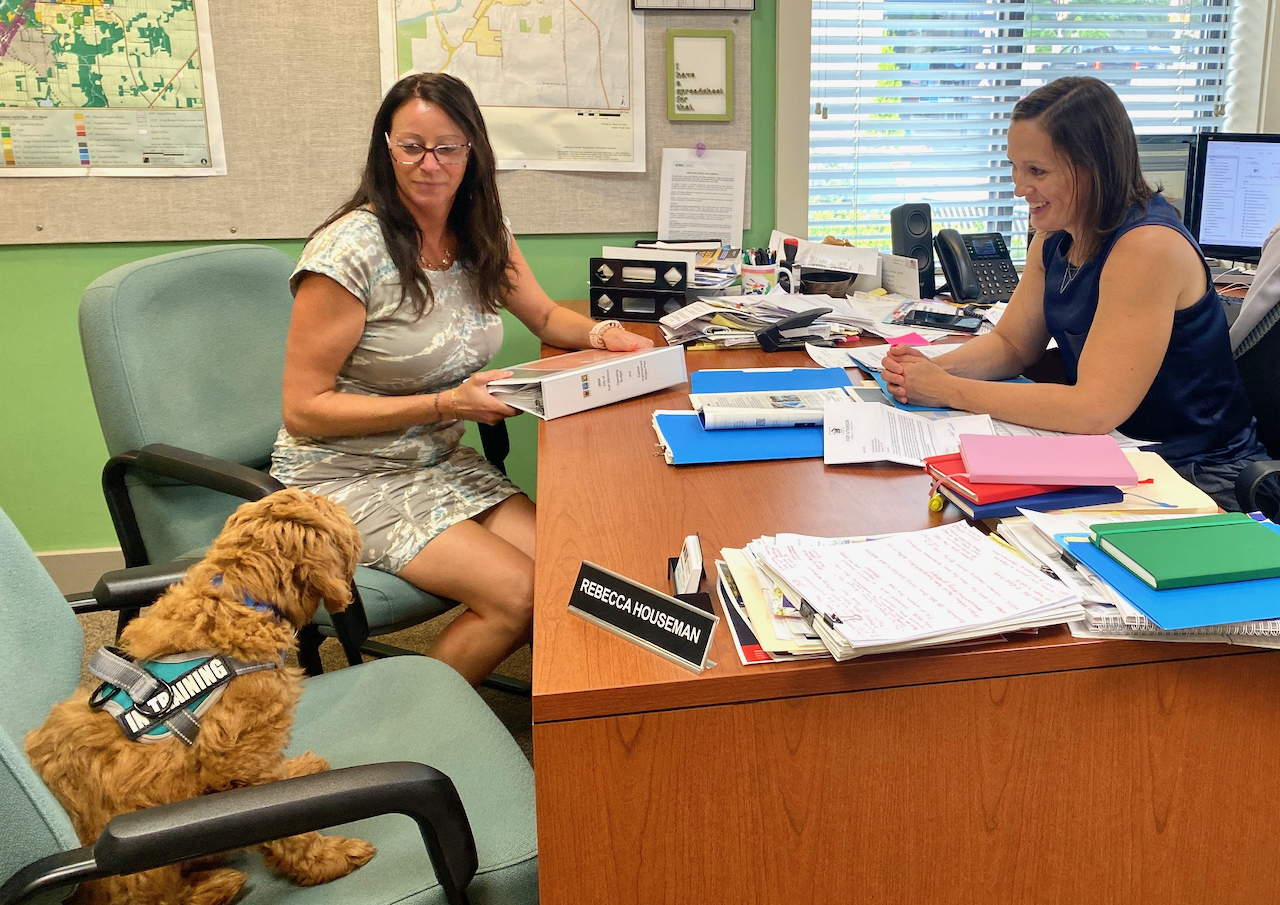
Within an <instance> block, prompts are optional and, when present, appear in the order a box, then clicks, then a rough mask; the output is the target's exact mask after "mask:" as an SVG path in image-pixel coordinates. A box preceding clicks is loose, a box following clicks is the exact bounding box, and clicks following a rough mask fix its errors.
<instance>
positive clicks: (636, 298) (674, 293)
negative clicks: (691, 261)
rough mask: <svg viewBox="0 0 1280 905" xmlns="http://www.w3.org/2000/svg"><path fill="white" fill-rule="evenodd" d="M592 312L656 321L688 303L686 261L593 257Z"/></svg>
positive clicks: (624, 319)
mask: <svg viewBox="0 0 1280 905" xmlns="http://www.w3.org/2000/svg"><path fill="white" fill-rule="evenodd" d="M590 266H591V273H590V283H591V316H592V317H594V318H597V319H604V318H616V319H617V320H622V321H643V322H647V323H656V322H657V321H658V319H659V318H661V317H662V316H663V315H665V314H670V313H671V312H672V311H676V310H678V309H680V308H683V307H684V306H685V305H687V304H688V303H689V302H690V301H692V299H690V298H688V294H687V290H688V289H689V286H690V284H689V271H688V266H687V265H686V264H685V262H684V261H660V260H647V259H642V258H637V259H634V260H631V259H627V258H591V265H590Z"/></svg>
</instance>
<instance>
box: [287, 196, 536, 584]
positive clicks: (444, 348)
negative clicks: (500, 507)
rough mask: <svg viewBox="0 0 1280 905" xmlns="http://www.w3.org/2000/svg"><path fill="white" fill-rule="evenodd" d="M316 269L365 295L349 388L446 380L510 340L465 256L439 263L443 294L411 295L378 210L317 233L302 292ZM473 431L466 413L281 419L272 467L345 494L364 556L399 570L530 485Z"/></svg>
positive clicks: (298, 276) (410, 388)
mask: <svg viewBox="0 0 1280 905" xmlns="http://www.w3.org/2000/svg"><path fill="white" fill-rule="evenodd" d="M306 273H318V274H323V275H324V276H327V277H330V278H331V279H333V280H335V281H337V282H338V283H339V284H340V285H341V286H343V287H344V288H345V289H346V290H347V291H348V292H350V293H351V294H352V295H354V296H355V297H356V298H357V299H359V300H360V301H361V303H363V304H364V306H365V310H366V314H365V328H364V333H363V335H362V336H361V337H360V341H359V342H358V343H356V347H355V349H353V350H352V352H351V355H350V356H349V357H348V358H347V360H346V362H345V363H344V364H343V365H342V368H341V369H340V370H339V372H338V379H337V384H336V388H337V390H338V391H339V392H343V393H355V394H359V395H363V396H402V395H408V394H413V393H436V392H441V391H445V390H448V389H450V388H451V387H455V386H457V385H458V384H460V383H462V381H464V380H466V379H467V378H468V377H469V376H471V375H472V374H474V373H475V372H476V371H479V370H481V369H482V368H484V367H485V365H486V364H488V362H489V360H490V359H492V358H493V356H494V355H495V354H496V353H497V351H498V348H499V347H500V346H501V345H502V319H501V318H500V317H499V316H498V315H497V314H493V313H490V312H486V311H485V310H484V308H483V307H482V306H481V305H480V303H479V300H478V299H477V298H476V296H475V293H474V291H473V289H472V286H471V281H470V279H469V278H468V276H467V275H466V273H465V272H464V271H463V269H462V266H461V265H460V264H458V263H454V265H453V266H452V267H451V268H449V270H447V271H441V272H438V273H437V272H433V271H427V279H428V280H429V281H430V283H431V290H432V292H433V293H434V303H433V305H432V308H431V310H430V311H429V312H428V313H427V314H426V315H425V316H423V317H422V318H417V319H416V318H415V317H414V315H413V312H412V311H411V310H409V306H408V305H406V306H404V307H403V308H401V307H400V279H399V274H398V273H397V272H396V268H395V264H394V263H392V261H391V257H390V255H389V254H388V253H387V247H386V243H385V242H384V240H383V237H382V229H381V227H379V225H378V220H377V218H376V217H375V216H374V215H373V214H372V213H371V212H369V211H353V212H352V213H350V214H347V215H346V216H345V217H342V218H341V219H339V220H337V221H336V222H334V223H332V224H331V225H330V226H328V227H327V228H326V229H324V230H323V231H322V232H321V233H319V234H318V235H316V237H315V238H314V239H312V240H311V241H310V242H308V243H307V247H306V248H305V249H304V250H303V252H302V258H301V259H300V260H299V261H298V267H297V269H296V270H295V271H294V274H293V278H292V280H291V281H290V284H291V286H292V288H293V291H294V292H295V293H296V292H297V290H298V285H299V283H300V282H301V280H302V277H303V275H304V274H306ZM397 309H399V310H397ZM462 432H463V424H462V422H460V421H445V422H442V423H433V424H416V425H414V426H412V427H410V428H408V429H407V430H398V431H389V432H387V433H380V434H372V435H368V436H358V437H295V436H293V435H292V434H290V433H289V432H288V431H286V430H284V429H281V431H280V433H279V435H278V436H277V437H276V444H275V449H274V451H273V453H272V457H271V459H272V463H271V473H272V474H273V475H274V476H275V477H276V478H277V479H279V480H280V481H282V482H283V483H285V484H288V485H289V486H291V487H301V488H304V489H306V490H310V491H312V492H313V493H319V494H323V495H325V496H327V497H329V498H330V499H332V500H334V501H335V502H338V503H341V504H343V505H344V506H345V507H346V509H347V512H348V513H349V514H350V515H351V518H352V519H353V520H354V521H355V523H356V526H357V527H358V528H359V529H360V533H361V535H362V536H363V538H364V552H363V554H362V555H361V562H363V563H364V564H365V565H368V566H372V567H374V568H375V569H381V570H383V571H386V572H399V571H400V570H401V569H403V568H404V567H405V565H407V564H408V562H409V561H410V560H411V559H413V557H414V556H416V555H417V554H418V553H419V552H420V551H421V550H422V548H423V547H424V546H426V544H427V542H428V541H430V540H431V539H432V538H433V537H435V536H436V535H437V534H439V533H440V532H441V531H443V530H444V529H446V528H448V527H449V526H450V525H453V524H456V523H457V522H460V521H462V520H464V519H468V518H471V517H472V516H475V515H478V514H479V513H481V512H484V511H485V510H486V509H489V508H491V507H493V506H495V505H497V504H498V503H500V502H502V501H503V500H505V499H506V498H507V497H509V496H511V495H512V494H514V493H519V489H518V488H517V487H516V486H515V485H514V484H512V483H511V482H510V481H508V480H507V478H506V477H505V476H504V475H503V474H502V473H501V472H499V471H498V470H497V469H496V468H494V467H493V466H492V465H491V464H490V463H489V462H488V461H487V460H486V459H485V458H484V457H483V456H481V455H480V454H479V453H477V452H476V451H475V450H473V449H471V448H470V447H468V446H464V445H462V444H460V443H459V440H460V439H461V437H462Z"/></svg>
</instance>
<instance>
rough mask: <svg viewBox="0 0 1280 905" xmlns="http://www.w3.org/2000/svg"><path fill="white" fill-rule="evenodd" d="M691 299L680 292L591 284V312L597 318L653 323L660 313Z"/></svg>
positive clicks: (687, 302)
mask: <svg viewBox="0 0 1280 905" xmlns="http://www.w3.org/2000/svg"><path fill="white" fill-rule="evenodd" d="M693 301H694V299H691V298H687V297H686V296H685V294H684V293H683V292H657V291H654V290H645V289H612V288H610V287H608V286H592V287H591V316H592V317H594V318H595V319H596V320H605V319H606V318H614V319H615V320H620V321H642V322H644V323H649V324H656V323H657V322H658V319H659V318H661V317H662V316H663V315H665V314H670V313H671V312H672V311H678V310H679V309H681V308H683V307H684V306H685V305H688V304H691V303H692V302H693Z"/></svg>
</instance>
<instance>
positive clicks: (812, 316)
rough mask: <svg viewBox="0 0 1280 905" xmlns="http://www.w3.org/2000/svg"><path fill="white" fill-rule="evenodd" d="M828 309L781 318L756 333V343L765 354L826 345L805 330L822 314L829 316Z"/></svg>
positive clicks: (825, 341)
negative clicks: (812, 345)
mask: <svg viewBox="0 0 1280 905" xmlns="http://www.w3.org/2000/svg"><path fill="white" fill-rule="evenodd" d="M830 313H831V309H830V308H811V309H810V310H808V311H801V312H800V313H799V314H793V315H791V317H786V318H783V319H782V320H780V321H778V322H777V323H776V324H770V325H769V326H768V327H763V328H761V329H759V330H757V331H756V342H758V343H760V348H761V349H764V350H765V351H766V352H783V351H786V350H788V349H803V348H804V344H805V343H822V344H823V345H827V344H828V340H826V339H824V338H823V337H821V336H818V335H817V334H814V333H809V332H806V330H805V328H806V327H808V326H809V325H810V324H812V323H813V322H814V321H815V320H817V319H818V318H820V317H822V315H824V314H830Z"/></svg>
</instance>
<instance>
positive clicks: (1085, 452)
mask: <svg viewBox="0 0 1280 905" xmlns="http://www.w3.org/2000/svg"><path fill="white" fill-rule="evenodd" d="M960 455H961V456H963V458H964V465H965V468H966V469H967V470H968V472H969V480H970V481H972V482H973V483H975V484H991V483H1003V484H1018V483H1025V484H1063V485H1069V486H1073V487H1074V486H1079V485H1081V484H1120V485H1125V484H1136V483H1138V473H1137V472H1136V471H1134V470H1133V465H1131V464H1130V463H1129V459H1128V457H1126V456H1125V454H1124V452H1123V451H1122V450H1121V449H1120V445H1119V444H1118V443H1116V441H1115V439H1114V438H1113V437H1109V436H1107V435H1105V434H1101V435H1093V434H1073V435H1071V436H1068V437H996V436H987V435H984V434H961V435H960Z"/></svg>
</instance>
